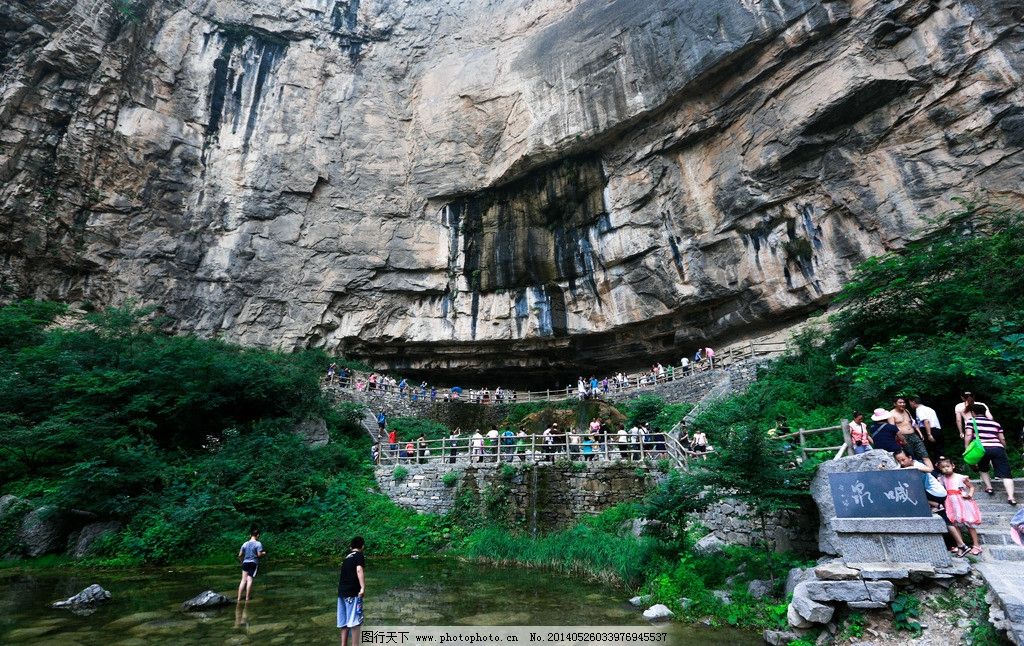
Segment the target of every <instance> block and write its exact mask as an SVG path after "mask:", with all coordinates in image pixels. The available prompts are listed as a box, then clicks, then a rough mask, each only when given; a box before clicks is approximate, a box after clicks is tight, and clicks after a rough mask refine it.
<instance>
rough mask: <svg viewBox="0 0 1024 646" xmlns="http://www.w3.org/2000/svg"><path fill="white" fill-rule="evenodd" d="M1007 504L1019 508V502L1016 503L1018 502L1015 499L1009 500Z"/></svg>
mask: <svg viewBox="0 0 1024 646" xmlns="http://www.w3.org/2000/svg"><path fill="white" fill-rule="evenodd" d="M1006 502H1008V503H1010V504H1011V505H1012V506H1014V507H1016V506H1017V501H1016V500H1014V499H1013V498H1010V499H1008V500H1007V501H1006Z"/></svg>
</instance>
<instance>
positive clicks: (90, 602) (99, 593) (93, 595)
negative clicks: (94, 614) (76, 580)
mask: <svg viewBox="0 0 1024 646" xmlns="http://www.w3.org/2000/svg"><path fill="white" fill-rule="evenodd" d="M109 600H110V593H109V592H107V591H106V590H104V589H103V588H102V587H100V586H99V584H96V583H93V584H92V585H90V586H89V587H88V588H86V589H84V590H82V591H81V592H79V593H78V594H76V595H75V596H73V597H68V598H67V599H65V600H63V601H55V602H53V604H51V606H50V607H51V608H66V609H69V610H75V609H79V608H88V607H92V606H95V605H97V604H100V603H103V602H104V601H109Z"/></svg>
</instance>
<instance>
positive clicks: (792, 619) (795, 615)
mask: <svg viewBox="0 0 1024 646" xmlns="http://www.w3.org/2000/svg"><path fill="white" fill-rule="evenodd" d="M786 620H787V621H788V622H789V625H790V626H792V627H793V628H800V629H802V630H803V629H807V628H810V627H811V626H813V625H814V624H813V623H811V622H809V621H807V620H806V619H804V618H803V617H801V616H800V613H799V612H797V611H796V608H794V607H793V604H789V607H788V608H786Z"/></svg>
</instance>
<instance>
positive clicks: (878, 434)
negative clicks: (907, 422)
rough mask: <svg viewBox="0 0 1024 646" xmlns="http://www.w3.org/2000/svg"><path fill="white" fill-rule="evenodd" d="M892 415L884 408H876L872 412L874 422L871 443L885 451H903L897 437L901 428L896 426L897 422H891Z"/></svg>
mask: <svg viewBox="0 0 1024 646" xmlns="http://www.w3.org/2000/svg"><path fill="white" fill-rule="evenodd" d="M890 417H891V415H890V414H889V411H887V410H885V409H884V408H876V409H875V410H874V412H873V413H871V421H872V422H874V424H872V425H871V444H872V446H874V447H875V448H876V449H881V450H883V451H889V452H890V453H892V452H894V451H902V450H903V446H902V445H901V444H900V442H899V440H898V439H897V438H898V437H899V434H900V429H898V428H896V425H895V424H890V423H889V418H890Z"/></svg>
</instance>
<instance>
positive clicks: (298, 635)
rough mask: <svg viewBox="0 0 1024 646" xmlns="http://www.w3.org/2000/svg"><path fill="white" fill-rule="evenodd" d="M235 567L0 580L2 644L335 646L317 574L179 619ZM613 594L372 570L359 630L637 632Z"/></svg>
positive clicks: (677, 640) (331, 571)
mask: <svg viewBox="0 0 1024 646" xmlns="http://www.w3.org/2000/svg"><path fill="white" fill-rule="evenodd" d="M91 583H99V584H100V585H102V586H103V587H104V588H106V589H107V590H109V591H110V592H111V593H112V595H113V598H112V600H111V601H110V602H108V603H106V604H104V605H102V606H101V607H100V608H99V610H98V611H97V612H95V613H94V614H91V615H88V616H76V615H74V614H72V613H70V612H68V611H64V610H52V609H50V608H49V604H50V603H51V602H53V601H55V600H57V599H62V598H67V597H69V596H71V595H73V594H75V593H77V592H78V591H80V590H81V589H82V588H84V587H86V586H87V585H89V584H91ZM237 585H238V575H237V574H236V572H235V568H233V567H230V566H225V567H220V566H218V567H209V566H204V567H175V568H165V569H153V570H124V571H102V572H88V571H79V570H75V571H71V572H60V571H52V572H51V571H37V572H25V571H4V572H0V644H48V645H50V644H52V645H54V646H72V645H75V644H80V645H82V646H88V645H93V644H95V645H102V646H130V645H139V646H141V645H143V644H146V645H151V644H158V645H159V644H168V645H170V644H330V643H336V641H337V630H336V629H335V603H336V602H335V599H336V591H337V575H336V571H335V568H334V566H332V565H329V564H324V565H323V566H316V565H294V564H288V565H283V564H266V565H265V567H264V568H262V569H261V572H260V576H259V578H258V579H257V580H256V587H255V590H254V597H253V599H252V600H251V601H250V602H249V603H248V604H246V605H245V606H243V607H236V606H228V607H225V608H223V609H219V610H214V611H209V612H204V613H185V612H182V611H181V610H180V609H179V606H180V604H181V602H182V601H185V600H186V599H189V598H191V597H193V596H195V595H196V594H198V593H200V592H202V591H203V590H207V589H212V590H215V591H217V592H221V593H223V594H226V595H227V596H230V597H234V595H235V589H237ZM626 596H627V595H626V594H625V593H624V592H623V591H621V590H618V589H616V588H613V587H607V586H601V585H596V584H590V583H584V582H581V581H579V580H577V579H574V578H572V577H567V576H563V575H558V574H551V573H543V572H536V571H526V570H515V569H497V568H491V567H485V566H478V565H473V564H468V563H458V562H455V561H452V560H443V561H442V560H426V559H419V560H408V561H404V560H403V561H376V562H375V560H374V559H372V558H371V559H369V561H368V563H367V597H366V601H365V613H366V625H367V626H372V625H555V626H559V625H627V624H636V625H644V624H645V622H644V620H643V618H642V617H641V616H640V613H639V612H638V611H637V610H636V609H634V608H632V607H631V606H629V605H628V604H627V603H626V602H625V601H624V597H626ZM672 643H673V644H705V645H707V644H759V643H761V642H760V640H759V639H758V636H757V635H756V634H754V633H747V632H741V631H735V630H712V629H709V628H688V627H683V626H678V627H675V626H674V627H673V628H672Z"/></svg>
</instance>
